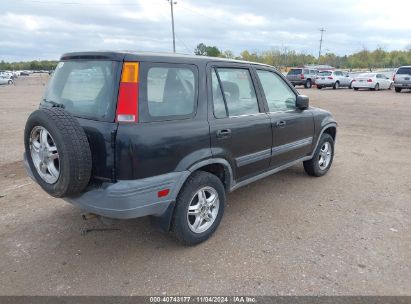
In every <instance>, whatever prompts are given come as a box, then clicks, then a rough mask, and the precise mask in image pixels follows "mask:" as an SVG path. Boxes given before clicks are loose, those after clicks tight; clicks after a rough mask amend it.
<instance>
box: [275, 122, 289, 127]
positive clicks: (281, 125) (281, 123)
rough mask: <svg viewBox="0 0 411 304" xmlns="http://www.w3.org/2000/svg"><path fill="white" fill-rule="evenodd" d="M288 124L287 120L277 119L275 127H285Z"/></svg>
mask: <svg viewBox="0 0 411 304" xmlns="http://www.w3.org/2000/svg"><path fill="white" fill-rule="evenodd" d="M286 124H287V122H286V121H285V120H281V121H277V122H276V123H275V127H276V128H284V127H285V125H286Z"/></svg>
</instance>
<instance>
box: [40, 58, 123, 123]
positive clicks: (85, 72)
mask: <svg viewBox="0 0 411 304" xmlns="http://www.w3.org/2000/svg"><path fill="white" fill-rule="evenodd" d="M117 67H118V63H116V62H113V61H96V60H94V61H84V60H81V61H80V60H79V61H65V62H60V63H59V64H58V65H57V67H56V69H55V71H54V75H53V77H52V78H51V80H50V83H49V85H48V87H47V90H46V92H45V94H44V100H43V102H42V103H47V101H51V102H57V103H60V104H63V105H64V108H65V109H66V110H67V111H68V112H70V113H72V114H73V115H75V116H80V117H84V118H90V119H94V120H108V119H110V118H113V115H114V114H113V113H114V109H115V107H116V102H117V98H113V93H114V87H116V85H115V83H116V81H115V79H116V73H117Z"/></svg>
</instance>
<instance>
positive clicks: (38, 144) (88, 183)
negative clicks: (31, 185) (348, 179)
mask: <svg viewBox="0 0 411 304" xmlns="http://www.w3.org/2000/svg"><path fill="white" fill-rule="evenodd" d="M335 137H336V122H335V120H334V119H333V118H332V116H331V115H330V113H329V112H326V111H324V110H321V109H317V108H312V107H309V105H308V98H307V97H306V96H302V95H299V94H298V92H297V91H296V90H295V89H294V88H293V86H292V85H291V84H290V83H289V82H288V81H287V80H286V79H285V78H284V76H283V75H282V74H281V73H279V72H278V71H277V70H276V69H274V68H273V67H271V66H268V65H263V64H258V63H250V62H242V61H232V60H226V59H219V58H209V57H202V56H185V55H170V54H154V53H132V52H124V53H123V52H82V53H69V54H65V55H63V56H62V57H61V60H60V62H59V64H58V66H57V68H56V70H55V73H54V75H53V77H52V78H51V80H50V82H49V84H48V87H47V90H46V92H45V94H44V98H43V100H42V102H41V103H40V108H39V109H38V110H36V111H34V112H33V113H32V114H31V115H30V117H29V118H28V120H27V123H26V127H25V131H24V143H25V155H24V156H25V157H24V159H25V165H26V169H27V172H28V174H29V175H30V176H31V177H32V178H33V179H34V180H35V181H36V182H37V183H38V184H39V185H40V186H41V187H42V188H43V189H44V190H45V191H46V192H48V193H49V194H50V195H52V196H54V197H61V198H64V199H65V200H66V201H68V202H70V203H72V204H74V205H76V206H78V207H81V208H82V209H85V210H86V211H87V212H89V213H92V214H97V215H99V216H101V217H102V218H107V217H108V218H118V219H130V218H136V217H141V216H147V215H150V216H151V217H152V220H153V222H154V223H155V224H156V225H157V226H158V227H160V228H161V229H162V230H164V231H172V232H173V233H174V234H175V236H176V237H177V238H178V239H179V240H180V241H182V242H183V243H185V244H197V243H199V242H202V241H204V240H206V239H207V238H208V237H210V235H211V234H212V233H213V232H214V231H215V230H216V228H217V226H218V225H219V223H220V221H221V218H222V216H223V212H224V205H225V201H226V193H228V192H231V191H233V190H235V189H237V188H239V187H241V186H244V185H247V184H249V183H251V182H254V181H256V180H258V179H261V178H263V177H266V176H268V175H270V174H273V173H276V172H278V171H280V170H283V169H285V168H287V167H290V166H292V165H294V164H296V163H299V162H303V164H304V168H305V171H306V172H307V173H308V174H309V175H312V176H322V175H324V174H325V173H326V172H327V171H328V169H329V168H330V166H331V163H332V161H333V155H334V141H335Z"/></svg>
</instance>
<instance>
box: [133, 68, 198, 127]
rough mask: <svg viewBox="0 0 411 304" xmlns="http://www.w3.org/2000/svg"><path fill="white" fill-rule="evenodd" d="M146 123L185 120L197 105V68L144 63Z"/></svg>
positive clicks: (142, 113)
mask: <svg viewBox="0 0 411 304" xmlns="http://www.w3.org/2000/svg"><path fill="white" fill-rule="evenodd" d="M140 73H141V74H140V76H141V78H140V79H141V80H140V85H142V86H141V88H142V92H141V93H142V94H141V95H140V102H139V104H140V109H141V111H140V117H142V119H143V121H161V120H174V119H185V118H190V117H192V116H194V112H195V108H196V104H197V95H198V94H197V91H198V89H197V87H198V84H197V69H196V68H195V66H192V65H189V64H166V63H164V64H162V63H144V64H143V67H142V70H141V72H140Z"/></svg>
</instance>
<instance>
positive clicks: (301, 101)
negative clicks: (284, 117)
mask: <svg viewBox="0 0 411 304" xmlns="http://www.w3.org/2000/svg"><path fill="white" fill-rule="evenodd" d="M309 101H310V99H309V98H308V96H305V95H298V96H297V100H296V102H295V105H296V107H297V108H298V109H300V110H305V109H307V108H308V107H309V103H310V102H309Z"/></svg>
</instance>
